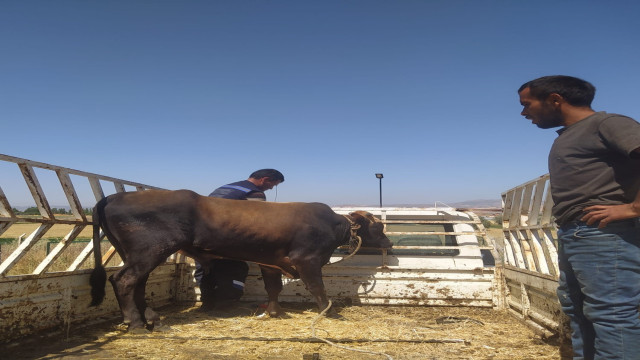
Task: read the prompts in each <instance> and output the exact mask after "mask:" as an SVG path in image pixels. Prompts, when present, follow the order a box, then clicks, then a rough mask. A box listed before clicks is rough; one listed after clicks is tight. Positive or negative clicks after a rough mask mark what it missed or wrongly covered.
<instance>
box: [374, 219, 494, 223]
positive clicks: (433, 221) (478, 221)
mask: <svg viewBox="0 0 640 360" xmlns="http://www.w3.org/2000/svg"><path fill="white" fill-rule="evenodd" d="M383 223H385V224H482V221H480V220H452V221H449V220H384V221H383Z"/></svg>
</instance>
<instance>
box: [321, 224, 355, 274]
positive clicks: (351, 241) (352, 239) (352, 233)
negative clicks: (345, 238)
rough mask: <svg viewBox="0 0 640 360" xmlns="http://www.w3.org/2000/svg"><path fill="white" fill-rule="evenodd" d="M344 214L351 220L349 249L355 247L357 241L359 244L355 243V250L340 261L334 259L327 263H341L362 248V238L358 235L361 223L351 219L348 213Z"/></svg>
mask: <svg viewBox="0 0 640 360" xmlns="http://www.w3.org/2000/svg"><path fill="white" fill-rule="evenodd" d="M342 216H344V218H345V219H347V220H348V221H349V224H350V229H349V231H350V232H351V235H350V237H349V250H351V248H353V247H354V246H353V244H354V243H355V242H357V244H356V245H355V249H354V250H353V251H350V253H349V255H347V256H345V257H343V258H342V259H340V260H338V261H334V262H332V263H327V264H326V265H333V264H337V263H340V262H343V261H345V260H348V259H350V258H352V257H353V256H354V255H355V254H356V253H357V252H358V250H360V246H362V238H361V237H360V236H358V229H360V225H358V224H356V223H354V222H353V220H351V219H349V217H348V216H347V215H342Z"/></svg>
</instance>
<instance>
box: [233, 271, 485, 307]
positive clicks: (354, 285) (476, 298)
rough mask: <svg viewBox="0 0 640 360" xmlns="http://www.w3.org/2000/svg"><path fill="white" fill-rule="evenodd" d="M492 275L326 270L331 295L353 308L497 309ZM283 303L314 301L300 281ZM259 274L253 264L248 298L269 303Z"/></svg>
mask: <svg viewBox="0 0 640 360" xmlns="http://www.w3.org/2000/svg"><path fill="white" fill-rule="evenodd" d="M492 281H493V271H492V270H486V269H484V270H483V269H478V270H476V271H475V272H473V271H455V272H443V271H441V270H439V269H432V270H424V269H423V270H414V269H405V268H400V267H394V268H387V269H382V268H372V267H364V266H349V265H348V264H347V265H342V263H341V264H340V266H335V267H333V266H325V267H324V268H323V282H324V284H325V287H326V291H327V295H328V296H329V297H330V298H334V299H343V300H347V301H348V302H350V303H353V304H386V305H438V306H480V307H494V306H495V304H494V296H493V293H492V291H493V284H492ZM283 283H284V287H283V291H282V293H281V296H280V299H281V300H282V301H291V302H300V301H314V299H313V298H312V296H311V294H310V293H309V292H308V291H307V290H306V289H305V286H304V284H303V283H302V281H301V280H299V279H295V280H294V279H287V278H285V279H283ZM266 296H267V295H266V291H265V290H264V284H263V283H262V278H261V275H260V271H259V269H258V268H257V267H255V266H253V265H252V266H251V268H250V275H249V277H248V278H247V282H246V287H245V295H244V296H243V299H247V300H255V301H265V299H266Z"/></svg>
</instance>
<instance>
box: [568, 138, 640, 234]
mask: <svg viewBox="0 0 640 360" xmlns="http://www.w3.org/2000/svg"><path fill="white" fill-rule="evenodd" d="M630 155H631V157H633V158H640V148H636V149H635V150H633V151H632V152H631V154H630ZM584 211H585V212H586V215H584V216H583V217H582V218H581V219H580V220H582V221H584V222H586V223H587V225H591V224H594V223H596V222H598V221H599V222H600V223H599V224H598V228H603V227H605V226H607V224H608V223H610V222H612V221H616V220H624V219H632V218H635V217H640V191H638V193H637V194H636V198H635V199H634V200H633V202H631V203H629V204H623V205H594V206H589V207H586V208H585V209H584Z"/></svg>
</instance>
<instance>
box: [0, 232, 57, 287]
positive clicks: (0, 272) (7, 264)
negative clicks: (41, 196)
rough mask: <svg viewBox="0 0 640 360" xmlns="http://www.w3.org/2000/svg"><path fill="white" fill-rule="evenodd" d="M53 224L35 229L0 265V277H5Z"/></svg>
mask: <svg viewBox="0 0 640 360" xmlns="http://www.w3.org/2000/svg"><path fill="white" fill-rule="evenodd" d="M52 226H53V224H42V225H40V226H39V227H38V228H37V229H35V230H34V231H33V232H32V233H31V235H29V236H28V237H27V238H26V239H25V240H24V241H23V242H22V243H21V244H20V245H18V247H17V248H16V249H15V250H14V251H13V252H12V253H11V255H9V257H8V258H7V260H5V261H4V262H3V263H2V264H0V276H6V274H7V272H9V270H11V268H12V267H13V266H14V265H15V264H16V263H17V262H18V261H20V259H22V257H23V256H25V255H26V254H27V252H28V251H29V249H31V247H33V245H35V244H36V242H38V240H39V239H40V238H41V237H42V235H44V233H46V232H47V231H48V230H49V229H50V228H51V227H52Z"/></svg>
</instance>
